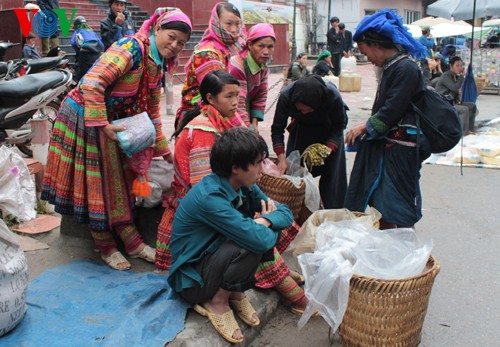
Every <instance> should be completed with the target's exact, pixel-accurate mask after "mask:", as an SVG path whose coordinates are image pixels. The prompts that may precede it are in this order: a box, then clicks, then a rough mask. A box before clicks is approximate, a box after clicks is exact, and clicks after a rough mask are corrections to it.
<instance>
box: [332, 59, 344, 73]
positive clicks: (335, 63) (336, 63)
mask: <svg viewBox="0 0 500 347" xmlns="http://www.w3.org/2000/svg"><path fill="white" fill-rule="evenodd" d="M340 59H342V53H332V64H333V74H334V75H335V76H337V77H338V76H340V73H341V72H342V71H340Z"/></svg>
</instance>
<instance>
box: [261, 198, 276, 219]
mask: <svg viewBox="0 0 500 347" xmlns="http://www.w3.org/2000/svg"><path fill="white" fill-rule="evenodd" d="M260 205H261V206H262V211H261V213H260V214H261V215H262V216H265V215H266V214H268V213H271V212H273V211H276V210H277V207H276V204H275V203H274V201H273V200H271V199H267V204H266V202H265V201H264V200H260Z"/></svg>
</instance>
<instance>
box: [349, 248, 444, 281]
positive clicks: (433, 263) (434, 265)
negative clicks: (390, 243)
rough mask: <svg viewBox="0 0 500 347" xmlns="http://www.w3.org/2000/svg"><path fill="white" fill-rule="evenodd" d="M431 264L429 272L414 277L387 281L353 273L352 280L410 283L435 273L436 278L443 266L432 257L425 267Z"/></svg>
mask: <svg viewBox="0 0 500 347" xmlns="http://www.w3.org/2000/svg"><path fill="white" fill-rule="evenodd" d="M429 263H431V266H430V267H429V268H428V269H427V271H425V272H422V273H421V274H420V275H416V276H413V277H406V278H399V279H392V280H386V279H380V278H373V277H367V276H362V275H356V274H354V273H353V274H352V278H351V279H354V280H358V281H365V282H378V283H395V282H410V281H415V280H417V279H420V278H422V277H426V276H428V275H430V273H431V272H435V274H434V277H435V276H436V275H437V274H438V273H439V271H440V270H441V265H440V264H439V262H438V261H437V260H436V258H434V257H433V256H432V255H431V256H429V259H428V260H427V263H426V264H425V266H427V264H429Z"/></svg>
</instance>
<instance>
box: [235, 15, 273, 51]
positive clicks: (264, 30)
mask: <svg viewBox="0 0 500 347" xmlns="http://www.w3.org/2000/svg"><path fill="white" fill-rule="evenodd" d="M263 37H272V38H273V39H274V41H276V34H275V33H274V29H273V26H272V25H271V24H267V23H259V24H255V25H254V26H253V27H251V28H250V30H248V37H247V42H246V44H245V47H243V49H242V50H241V51H240V53H239V54H240V56H241V57H243V58H246V57H247V55H248V44H249V43H250V42H253V41H255V40H258V39H261V38H263Z"/></svg>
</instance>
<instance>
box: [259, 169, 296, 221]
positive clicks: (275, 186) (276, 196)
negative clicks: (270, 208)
mask: <svg viewBox="0 0 500 347" xmlns="http://www.w3.org/2000/svg"><path fill="white" fill-rule="evenodd" d="M257 185H258V186H259V188H260V189H262V191H263V192H264V194H266V195H267V196H268V197H270V198H271V199H273V200H275V201H277V202H279V203H281V204H287V205H288V208H289V209H290V210H291V211H292V213H293V219H297V218H298V216H299V213H300V208H301V207H302V203H303V202H304V198H305V195H306V184H305V183H304V180H302V181H301V182H300V187H299V188H297V187H296V186H295V185H294V184H293V183H292V182H290V181H289V180H287V179H286V178H281V177H275V176H271V175H267V174H263V175H262V177H261V178H260V180H259V182H258V183H257Z"/></svg>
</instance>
